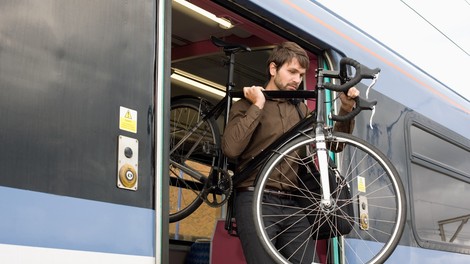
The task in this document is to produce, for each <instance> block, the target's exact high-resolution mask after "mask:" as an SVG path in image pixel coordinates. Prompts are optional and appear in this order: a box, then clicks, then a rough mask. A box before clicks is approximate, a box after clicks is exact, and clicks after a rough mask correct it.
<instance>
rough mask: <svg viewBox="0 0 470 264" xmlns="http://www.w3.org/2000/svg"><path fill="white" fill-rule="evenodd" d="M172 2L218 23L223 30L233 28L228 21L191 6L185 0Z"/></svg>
mask: <svg viewBox="0 0 470 264" xmlns="http://www.w3.org/2000/svg"><path fill="white" fill-rule="evenodd" d="M173 1H174V2H176V3H178V4H180V5H183V6H185V7H186V8H189V9H191V10H193V11H194V12H197V13H198V14H200V15H203V16H205V17H207V18H209V19H211V20H213V21H215V22H217V23H219V25H220V26H221V27H223V28H225V29H229V28H232V27H233V25H232V23H230V21H229V20H228V19H225V18H222V17H217V16H216V15H214V14H212V13H211V12H209V11H207V10H205V9H202V8H200V7H199V6H197V5H195V4H192V3H190V2H188V1H186V0H173Z"/></svg>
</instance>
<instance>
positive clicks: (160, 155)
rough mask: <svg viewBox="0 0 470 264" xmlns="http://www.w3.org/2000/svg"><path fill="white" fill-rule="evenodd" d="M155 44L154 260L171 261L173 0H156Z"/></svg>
mask: <svg viewBox="0 0 470 264" xmlns="http://www.w3.org/2000/svg"><path fill="white" fill-rule="evenodd" d="M155 22H156V39H155V40H156V46H155V52H156V54H155V87H154V96H155V99H154V102H155V104H154V106H155V107H154V125H155V126H154V129H155V130H154V131H155V155H154V157H155V192H154V196H155V198H154V199H155V200H154V204H155V263H156V264H161V263H169V245H168V244H169V243H168V241H169V237H168V232H169V231H168V229H169V227H168V225H169V220H168V218H169V203H168V199H166V198H167V197H168V196H169V190H168V186H169V177H168V165H169V160H168V158H167V157H168V154H169V146H168V140H167V138H168V137H169V133H168V131H167V130H168V127H169V122H170V121H169V120H170V111H167V110H168V109H170V103H169V102H170V89H169V87H170V81H169V79H170V78H169V77H170V67H169V65H170V61H171V57H170V54H171V53H170V47H171V43H170V38H169V37H168V36H169V34H171V1H168V0H157V2H156V21H155Z"/></svg>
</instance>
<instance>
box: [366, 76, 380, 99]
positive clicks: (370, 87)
mask: <svg viewBox="0 0 470 264" xmlns="http://www.w3.org/2000/svg"><path fill="white" fill-rule="evenodd" d="M379 74H380V72H377V73H376V74H375V75H374V78H372V82H371V83H370V84H369V86H368V87H367V89H366V99H369V91H370V89H372V87H374V85H375V83H376V82H377V79H379Z"/></svg>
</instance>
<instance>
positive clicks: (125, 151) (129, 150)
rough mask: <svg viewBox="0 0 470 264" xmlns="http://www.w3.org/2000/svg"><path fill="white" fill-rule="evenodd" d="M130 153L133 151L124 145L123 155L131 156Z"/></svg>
mask: <svg viewBox="0 0 470 264" xmlns="http://www.w3.org/2000/svg"><path fill="white" fill-rule="evenodd" d="M132 155H134V153H133V152H132V149H131V148H129V147H126V148H125V149H124V156H126V157H127V158H128V159H130V158H132Z"/></svg>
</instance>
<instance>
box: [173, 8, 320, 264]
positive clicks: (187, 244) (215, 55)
mask: <svg viewBox="0 0 470 264" xmlns="http://www.w3.org/2000/svg"><path fill="white" fill-rule="evenodd" d="M188 3H189V5H187V4H188ZM202 10H205V11H207V12H210V13H212V14H213V16H215V17H217V18H221V19H222V20H223V21H222V23H223V22H224V21H226V22H230V25H225V24H224V25H223V24H221V23H220V22H216V21H213V20H211V19H209V18H207V17H206V16H205V15H203V14H201V11H202ZM202 12H204V11H202ZM171 15H172V31H171V68H172V75H171V96H172V97H173V96H180V95H192V96H198V97H202V98H204V99H207V100H209V101H211V102H212V103H214V104H215V103H216V102H217V101H218V100H220V99H221V98H222V96H223V95H224V91H225V86H226V84H227V76H228V72H227V69H228V67H224V61H226V58H227V57H226V56H225V54H224V53H223V51H222V49H221V48H219V47H216V46H215V45H214V44H213V43H212V42H211V36H214V37H217V38H220V39H223V40H224V41H226V42H230V43H237V44H243V45H246V46H248V47H250V48H251V51H250V52H240V53H237V54H236V61H235V73H234V83H235V90H237V89H242V87H244V86H251V85H260V86H262V85H263V84H264V83H265V82H266V81H267V75H266V60H267V58H268V56H269V53H270V50H271V49H272V47H273V45H274V44H275V43H280V42H282V41H285V40H286V39H284V38H282V37H281V36H279V35H277V34H275V33H273V32H271V31H269V30H267V29H265V28H263V27H261V26H259V25H257V24H255V23H253V22H252V21H250V20H249V19H247V18H245V17H242V16H241V15H238V14H236V13H234V12H231V11H230V10H228V9H226V8H223V7H221V6H219V5H218V4H216V3H214V2H211V1H205V0H193V1H191V2H187V1H179V0H173V2H172V14H171ZM309 55H311V57H312V58H313V59H314V60H315V61H316V57H315V55H313V54H309ZM312 68H313V70H314V69H315V67H311V69H310V71H311V70H312ZM307 75H310V76H312V77H313V76H314V74H310V72H309V73H308V74H307ZM181 76H182V77H181ZM188 79H189V81H188ZM194 81H195V82H196V84H195V82H194ZM201 84H202V85H201ZM220 119H223V118H220ZM218 121H219V126H220V127H221V129H220V131H223V130H222V129H223V120H218ZM170 195H174V194H172V190H171V188H170ZM224 210H225V208H224V207H222V208H212V207H209V206H207V205H205V204H203V205H202V206H201V207H200V208H199V209H198V210H196V211H195V212H194V213H192V214H191V215H190V216H189V217H187V218H185V219H183V220H181V221H178V222H176V223H170V226H169V230H170V233H169V237H170V260H171V263H185V262H184V261H189V260H188V259H189V258H190V256H189V255H194V253H193V252H191V251H192V250H193V251H194V247H195V246H196V244H200V243H201V242H203V243H207V244H208V245H210V244H211V242H213V238H214V231H215V230H216V225H217V223H219V224H220V222H223V216H224V213H223V212H224ZM222 232H226V231H225V230H223V231H222ZM195 242H196V243H195ZM199 246H200V245H199ZM212 246H213V245H212ZM205 250H206V251H207V250H208V249H207V248H206V249H205ZM199 251H201V249H199ZM202 251H204V249H202Z"/></svg>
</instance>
